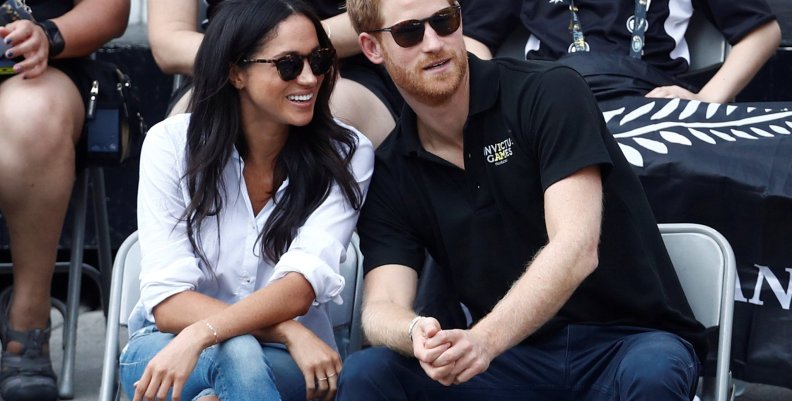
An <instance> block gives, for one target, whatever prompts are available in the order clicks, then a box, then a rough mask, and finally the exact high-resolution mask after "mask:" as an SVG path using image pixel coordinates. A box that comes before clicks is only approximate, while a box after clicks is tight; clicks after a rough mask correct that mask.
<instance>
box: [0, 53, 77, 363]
mask: <svg viewBox="0 0 792 401" xmlns="http://www.w3.org/2000/svg"><path fill="white" fill-rule="evenodd" d="M84 114H85V111H84V107H83V105H82V100H81V98H80V94H79V92H78V90H77V88H76V87H75V86H74V84H73V83H72V81H71V80H70V79H69V78H68V77H67V76H66V75H65V74H63V73H62V72H60V71H58V70H56V69H53V68H49V69H48V70H47V71H46V72H45V73H44V74H43V75H42V76H40V77H37V78H34V79H29V80H23V79H22V77H20V76H14V77H11V78H9V79H7V80H6V81H5V82H3V83H2V85H0V119H1V120H0V121H3V126H2V128H0V210H2V211H3V215H4V216H5V218H6V220H7V221H8V229H9V234H10V237H11V254H12V260H13V262H14V270H13V272H14V297H13V299H12V301H11V311H10V316H9V318H10V323H11V327H13V328H14V329H16V330H18V331H27V330H30V329H33V328H44V327H46V325H47V320H48V318H49V313H50V286H51V282H52V272H53V268H54V264H55V258H56V253H57V246H58V239H59V237H60V232H61V228H62V225H63V220H64V217H65V215H66V209H67V207H68V203H69V196H70V194H71V188H72V185H73V183H74V163H75V160H74V159H75V155H74V153H75V151H74V144H75V142H76V141H77V139H78V138H79V135H80V132H81V130H82V125H83V119H84V117H83V116H84ZM8 348H9V349H8V351H10V352H12V353H13V352H19V351H20V350H21V345H20V344H16V343H13V342H12V343H11V344H10V345H9V347H8Z"/></svg>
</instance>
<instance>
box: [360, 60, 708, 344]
mask: <svg viewBox="0 0 792 401" xmlns="http://www.w3.org/2000/svg"><path fill="white" fill-rule="evenodd" d="M469 59H470V81H471V84H470V86H471V89H470V108H469V110H470V111H469V117H468V119H467V121H466V124H465V128H464V152H465V169H464V170H463V169H460V168H458V167H456V166H454V165H453V164H451V163H448V162H447V161H445V160H443V159H441V158H439V157H437V156H435V155H433V154H431V153H429V152H427V151H425V150H424V149H423V147H422V146H421V143H420V141H419V139H418V134H417V132H416V116H415V114H414V113H413V112H412V110H410V109H409V108H408V107H406V108H405V109H404V111H403V112H402V113H403V114H402V117H401V120H400V121H399V123H398V125H397V127H396V129H395V130H394V132H393V133H391V135H390V136H389V137H388V139H387V140H386V141H385V142H384V143H383V144H382V146H380V148H379V149H378V150H377V157H376V165H375V169H374V177H373V179H372V182H371V187H370V189H369V192H368V196H367V199H366V203H365V205H364V207H363V211H362V213H361V217H360V222H359V226H358V229H359V232H360V236H361V245H362V250H363V253H364V255H365V258H364V263H365V268H366V271H367V272H368V271H371V270H372V269H374V268H376V267H377V266H381V265H385V264H401V265H405V266H409V267H411V268H413V269H415V270H416V271H418V272H419V273H420V270H421V268H422V266H423V264H422V263H423V259H424V250H425V249H426V250H428V252H429V253H430V254H431V255H432V257H433V258H434V259H435V260H436V261H437V262H438V264H439V265H440V266H442V268H444V269H447V270H446V273H447V276H449V277H450V279H451V280H452V287H453V288H454V289H455V291H456V293H457V295H458V297H459V299H460V301H461V302H464V303H465V304H466V305H467V306H468V308H469V309H470V311H471V313H472V316H473V319H474V321H475V320H478V319H480V318H481V317H483V316H484V315H486V314H487V313H489V311H490V310H492V308H493V307H494V305H495V304H496V303H497V302H498V300H500V299H501V297H503V295H504V294H505V293H506V292H507V291H508V289H509V288H510V286H511V285H512V283H513V282H514V281H515V280H517V279H518V278H519V277H520V276H521V275H522V273H523V272H524V271H525V266H526V264H527V263H528V262H529V261H530V260H531V259H532V257H533V256H534V255H535V254H536V253H537V252H538V251H539V249H540V248H541V247H542V246H544V245H545V244H546V243H547V231H546V227H545V222H544V195H543V194H544V191H545V190H546V189H547V188H548V187H549V186H550V185H552V184H553V183H555V182H557V181H559V180H561V179H563V178H565V177H567V176H569V175H571V174H572V173H574V172H576V171H578V170H580V169H582V168H584V167H587V166H592V165H598V166H600V170H601V173H602V177H603V178H602V179H603V193H604V217H603V224H602V231H603V233H602V236H601V245H600V250H599V260H600V263H599V266H598V268H597V269H596V270H595V272H594V273H592V274H591V275H590V276H589V277H588V278H587V279H586V280H585V281H584V282H583V283H582V285H581V286H580V287H579V288H578V289H577V290H576V291H575V293H574V294H573V296H572V298H571V299H570V300H569V301H568V302H567V303H566V304H565V305H564V306H563V307H562V309H561V310H560V311H559V312H558V314H557V315H556V316H555V317H554V318H553V319H552V320H551V321H550V322H548V323H547V324H546V325H545V326H544V327H542V329H540V331H539V332H537V333H535V334H534V335H533V336H532V337H531V338H529V339H528V341H530V340H531V339H533V338H539V337H541V336H542V335H543V334H544V333H550V332H552V331H554V330H556V329H558V328H560V327H563V326H564V325H566V324H568V323H579V324H594V325H599V324H620V325H633V326H640V327H649V328H657V329H663V330H667V331H671V332H674V333H678V334H680V335H681V336H682V337H684V338H686V339H688V341H690V342H692V343H693V344H694V346H696V348H697V351H698V352H700V353H701V352H704V351H703V350H704V349H705V344H704V343H703V342H702V341H701V340H702V337H701V335H702V334H703V327H702V326H701V325H700V324H699V323H698V322H696V321H695V320H694V319H692V318H691V317H690V316H692V313H691V312H690V308H689V306H688V304H687V301H686V300H685V298H684V294H683V292H682V289H681V287H680V285H679V282H678V280H677V278H676V274H675V273H674V270H673V266H672V265H671V262H670V260H669V258H668V255H667V253H666V251H665V248H664V246H663V243H662V238H661V237H660V234H659V232H658V230H657V226H656V224H655V220H654V217H653V215H652V213H651V210H650V209H649V205H648V202H647V200H646V197H645V195H644V193H643V190H642V188H641V185H640V182H639V181H638V179H637V178H636V176H635V175H634V174H633V172H632V170H631V169H630V167H629V165H628V164H627V162H626V160H625V159H624V156H623V155H622V153H621V151H620V150H619V148H618V145H617V144H616V142H615V141H614V140H613V137H612V136H611V135H610V134H609V133H608V132H607V130H606V128H605V123H604V121H603V120H602V117H601V114H600V111H599V109H598V108H597V105H596V103H595V101H594V99H593V97H592V96H591V92H590V91H589V89H588V87H587V86H586V83H585V81H583V79H582V78H581V77H580V76H579V75H578V74H577V73H576V72H574V71H573V70H571V69H568V68H566V67H561V66H558V65H555V64H552V63H548V62H519V61H514V60H506V59H501V60H496V61H492V62H486V61H481V60H478V59H477V58H475V57H473V56H471V57H470V58H469ZM460 118H462V116H460ZM570 212H571V213H574V211H570ZM701 356H703V354H700V357H701Z"/></svg>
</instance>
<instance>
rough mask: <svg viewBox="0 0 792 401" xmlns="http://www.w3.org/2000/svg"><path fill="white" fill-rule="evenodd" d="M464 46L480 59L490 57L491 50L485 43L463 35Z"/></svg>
mask: <svg viewBox="0 0 792 401" xmlns="http://www.w3.org/2000/svg"><path fill="white" fill-rule="evenodd" d="M465 48H467V51H469V52H471V53H473V54H475V55H476V57H478V58H480V59H482V60H489V59H491V58H492V52H491V51H490V49H489V47H487V45H485V44H484V43H481V42H479V41H478V40H476V39H473V38H471V37H469V36H465Z"/></svg>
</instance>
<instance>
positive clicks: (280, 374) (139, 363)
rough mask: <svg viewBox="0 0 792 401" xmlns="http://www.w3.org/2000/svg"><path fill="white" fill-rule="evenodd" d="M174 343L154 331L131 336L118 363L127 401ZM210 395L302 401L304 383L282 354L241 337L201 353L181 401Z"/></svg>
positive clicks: (280, 350) (153, 328) (240, 400)
mask: <svg viewBox="0 0 792 401" xmlns="http://www.w3.org/2000/svg"><path fill="white" fill-rule="evenodd" d="M173 337H174V335H173V334H168V333H162V332H160V331H158V330H157V328H156V326H154V325H149V326H146V327H144V328H142V329H140V330H138V331H137V332H135V333H133V334H132V336H131V337H130V339H129V342H128V343H127V346H126V347H124V350H123V351H122V352H121V357H120V375H121V386H122V388H123V390H124V391H125V392H126V394H127V397H129V399H130V400H131V399H132V398H133V394H134V387H133V384H134V383H135V382H136V381H138V380H139V379H140V377H141V376H142V375H143V371H144V370H145V369H146V365H147V364H148V362H149V361H150V360H151V359H152V358H153V357H154V356H155V355H156V354H157V353H158V352H159V351H160V350H161V349H162V348H164V347H165V346H166V345H167V344H168V343H169V342H170V341H171V339H173ZM212 394H214V395H216V396H217V397H218V398H220V399H221V400H238V401H248V400H250V401H253V400H256V401H259V400H267V401H270V400H272V401H277V400H281V399H282V400H284V401H297V400H300V401H303V400H305V380H304V379H303V375H302V372H300V370H299V368H298V367H297V365H296V364H295V363H294V360H293V359H292V358H291V356H290V355H289V353H288V351H286V350H285V349H284V348H280V347H275V346H262V345H261V344H260V343H259V342H258V341H257V340H256V339H255V338H253V336H249V335H247V336H239V337H234V338H232V339H229V340H226V341H224V342H223V343H221V344H218V345H214V346H211V347H209V348H206V349H205V350H204V351H203V352H202V353H201V356H200V357H199V358H198V362H197V363H196V366H195V369H193V372H192V374H191V375H190V377H189V378H188V379H187V382H186V383H185V385H184V389H183V391H182V399H183V400H196V401H197V400H198V399H199V398H201V397H205V396H207V395H212ZM168 400H169V401H170V394H168Z"/></svg>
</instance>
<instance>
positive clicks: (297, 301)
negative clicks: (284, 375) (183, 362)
mask: <svg viewBox="0 0 792 401" xmlns="http://www.w3.org/2000/svg"><path fill="white" fill-rule="evenodd" d="M313 299H314V294H313V288H312V287H311V284H310V283H309V282H308V281H307V280H306V279H305V278H304V277H303V276H302V275H301V274H298V273H290V274H287V275H286V276H285V277H283V278H282V279H280V280H277V281H275V282H273V283H272V284H270V285H268V286H266V287H264V288H261V289H259V290H257V291H256V292H254V293H252V294H250V296H248V297H246V298H245V299H243V300H241V301H239V302H237V303H235V304H233V305H227V304H225V303H223V302H221V301H218V300H216V299H214V298H211V297H209V296H206V295H203V294H200V293H197V292H195V291H185V292H181V293H178V294H176V295H173V296H171V297H169V298H168V299H166V300H164V301H162V302H161V303H160V304H159V305H157V306H156V307H155V308H154V318H155V319H156V322H157V328H159V329H160V330H161V331H164V332H169V333H174V334H178V333H180V332H182V331H183V330H186V329H187V328H188V327H189V326H195V325H197V326H199V329H200V328H203V330H204V337H206V338H208V339H209V340H210V343H209V344H206V345H207V346H208V345H210V344H211V343H213V342H214V341H215V338H214V335H212V333H209V332H208V331H206V327H205V323H203V320H208V321H210V322H211V324H212V325H213V326H214V327H215V328H217V333H218V336H219V338H218V340H219V341H223V340H225V339H228V338H231V337H235V336H238V335H242V334H247V333H253V332H256V331H257V330H260V329H262V328H268V327H271V326H274V325H276V324H278V323H281V322H284V321H286V320H289V319H293V318H295V317H297V316H300V315H303V314H305V313H306V312H307V311H308V308H309V307H310V306H311V303H312V302H313ZM270 335H271V336H272V337H271V339H273V340H279V339H278V338H276V336H277V332H270ZM280 340H284V341H282V342H285V338H282V337H281V338H280ZM279 342H281V341H279Z"/></svg>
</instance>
